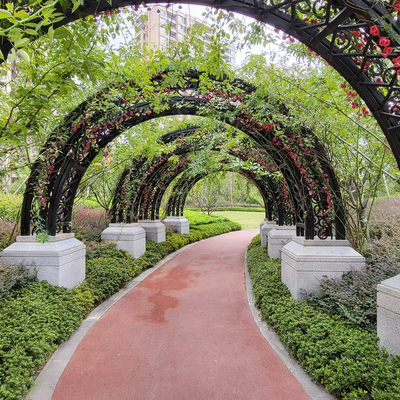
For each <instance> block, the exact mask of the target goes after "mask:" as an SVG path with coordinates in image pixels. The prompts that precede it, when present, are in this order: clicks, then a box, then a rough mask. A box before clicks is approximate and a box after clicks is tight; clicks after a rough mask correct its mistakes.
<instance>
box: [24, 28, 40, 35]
mask: <svg viewBox="0 0 400 400" xmlns="http://www.w3.org/2000/svg"><path fill="white" fill-rule="evenodd" d="M25 33H27V34H28V35H38V33H37V32H36V31H35V30H34V29H29V28H28V29H25Z"/></svg>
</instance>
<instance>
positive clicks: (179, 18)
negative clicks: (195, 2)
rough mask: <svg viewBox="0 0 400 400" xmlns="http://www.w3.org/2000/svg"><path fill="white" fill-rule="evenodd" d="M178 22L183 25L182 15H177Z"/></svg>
mask: <svg viewBox="0 0 400 400" xmlns="http://www.w3.org/2000/svg"><path fill="white" fill-rule="evenodd" d="M178 22H180V23H181V24H183V25H186V18H184V17H182V15H178Z"/></svg>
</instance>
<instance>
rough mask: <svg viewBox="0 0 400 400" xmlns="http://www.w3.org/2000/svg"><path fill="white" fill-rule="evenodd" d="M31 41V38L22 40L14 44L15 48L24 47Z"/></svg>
mask: <svg viewBox="0 0 400 400" xmlns="http://www.w3.org/2000/svg"><path fill="white" fill-rule="evenodd" d="M30 41H31V39H30V38H22V39H19V40H18V41H16V42H15V43H14V46H15V47H24V46H26V45H27V44H28V43H29V42H30Z"/></svg>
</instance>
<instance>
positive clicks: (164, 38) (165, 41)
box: [160, 36, 168, 43]
mask: <svg viewBox="0 0 400 400" xmlns="http://www.w3.org/2000/svg"><path fill="white" fill-rule="evenodd" d="M160 41H161V43H168V40H167V38H166V37H165V36H160Z"/></svg>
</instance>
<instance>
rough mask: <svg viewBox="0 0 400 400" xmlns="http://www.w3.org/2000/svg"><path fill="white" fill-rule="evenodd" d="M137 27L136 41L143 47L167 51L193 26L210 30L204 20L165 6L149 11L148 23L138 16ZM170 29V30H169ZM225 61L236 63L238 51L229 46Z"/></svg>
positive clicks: (206, 38)
mask: <svg viewBox="0 0 400 400" xmlns="http://www.w3.org/2000/svg"><path fill="white" fill-rule="evenodd" d="M135 25H136V26H137V28H138V29H139V31H138V32H137V34H136V39H137V41H138V42H139V43H140V45H142V46H147V47H148V48H157V49H161V50H165V49H167V48H168V47H169V45H170V44H171V43H174V42H179V41H183V40H184V39H185V36H186V34H187V29H188V28H189V27H191V26H193V25H203V26H205V27H206V28H210V25H209V24H207V23H204V21H203V20H201V19H199V18H195V17H191V16H190V15H188V14H186V13H184V12H182V11H181V10H172V9H170V8H167V7H165V6H154V7H152V8H151V9H149V10H148V11H147V21H143V18H142V16H138V18H137V19H136V21H135ZM167 27H170V29H167ZM204 41H205V43H209V42H210V37H209V36H208V35H207V34H205V40H204ZM224 58H225V60H226V61H227V62H228V63H229V64H230V65H231V66H235V63H236V49H235V48H234V46H233V45H232V44H228V46H227V47H226V50H225V54H224Z"/></svg>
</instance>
